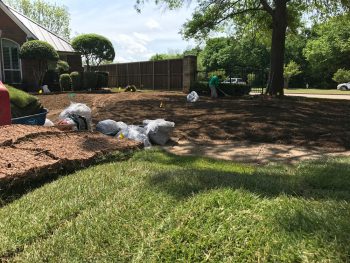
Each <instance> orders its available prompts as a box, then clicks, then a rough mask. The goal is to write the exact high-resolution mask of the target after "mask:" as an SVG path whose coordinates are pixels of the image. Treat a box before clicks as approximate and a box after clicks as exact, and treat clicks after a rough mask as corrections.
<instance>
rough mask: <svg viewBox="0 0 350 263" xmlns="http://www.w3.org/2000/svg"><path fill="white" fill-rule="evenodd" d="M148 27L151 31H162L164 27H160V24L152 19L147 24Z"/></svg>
mask: <svg viewBox="0 0 350 263" xmlns="http://www.w3.org/2000/svg"><path fill="white" fill-rule="evenodd" d="M146 26H147V27H148V28H149V29H151V30H155V29H162V27H161V26H160V24H159V23H158V22H157V21H156V20H154V19H153V18H150V19H149V20H148V21H147V23H146Z"/></svg>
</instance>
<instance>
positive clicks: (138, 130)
mask: <svg viewBox="0 0 350 263" xmlns="http://www.w3.org/2000/svg"><path fill="white" fill-rule="evenodd" d="M122 134H123V137H125V138H128V139H130V140H134V141H138V142H142V143H143V144H144V146H145V147H150V146H152V145H151V143H150V141H149V139H148V136H147V134H146V129H145V128H142V127H139V126H135V125H129V126H127V128H126V129H123V130H121V131H120V132H118V134H117V137H118V138H120V137H121V135H122Z"/></svg>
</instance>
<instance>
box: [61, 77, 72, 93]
mask: <svg viewBox="0 0 350 263" xmlns="http://www.w3.org/2000/svg"><path fill="white" fill-rule="evenodd" d="M71 83H72V79H71V78H70V75H69V74H62V75H61V76H60V88H61V91H68V90H71Z"/></svg>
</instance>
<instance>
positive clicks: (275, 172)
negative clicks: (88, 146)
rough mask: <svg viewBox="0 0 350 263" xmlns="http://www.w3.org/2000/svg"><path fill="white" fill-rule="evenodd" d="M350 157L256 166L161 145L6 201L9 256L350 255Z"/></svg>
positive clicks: (195, 258)
mask: <svg viewBox="0 0 350 263" xmlns="http://www.w3.org/2000/svg"><path fill="white" fill-rule="evenodd" d="M349 201H350V159H349V158H347V159H328V160H322V161H317V162H309V163H302V164H300V165H299V166H297V167H290V166H276V165H270V166H266V167H254V166H250V165H243V164H235V163H232V162H226V161H216V160H210V159H205V158H197V157H175V156H173V155H169V154H166V153H164V152H162V151H160V150H146V151H143V152H138V153H136V154H135V155H134V156H133V157H132V158H131V159H130V160H128V161H123V162H110V163H107V164H101V165H97V166H93V167H91V168H89V169H86V170H81V171H78V172H76V173H74V174H71V175H69V176H65V177H60V178H59V179H58V180H56V181H54V182H52V183H49V184H46V185H44V186H42V187H40V188H38V189H36V190H33V191H32V192H30V193H28V194H26V195H24V196H18V199H16V200H15V201H13V202H11V203H7V204H4V205H3V206H2V208H1V209H0V258H1V261H6V262H7V261H8V262H202V261H203V262H204V261H205V262H347V261H349V260H350V223H349V219H350V203H349Z"/></svg>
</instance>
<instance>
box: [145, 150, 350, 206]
mask: <svg viewBox="0 0 350 263" xmlns="http://www.w3.org/2000/svg"><path fill="white" fill-rule="evenodd" d="M349 160H350V159H349V158H348V159H321V160H318V161H309V162H304V163H302V164H301V165H299V166H298V167H292V168H291V167H289V168H288V167H287V166H264V167H253V166H245V167H246V168H244V166H242V165H240V164H237V167H238V169H235V168H234V169H231V168H230V163H229V162H224V161H214V160H210V159H203V158H199V157H186V158H184V157H180V156H175V155H172V154H165V158H159V159H158V158H152V160H150V161H152V162H157V163H161V164H164V165H178V166H180V167H182V169H177V170H167V171H164V172H160V173H157V174H155V175H153V176H152V177H151V178H150V179H149V182H148V183H149V184H150V185H151V186H152V187H156V188H157V189H159V190H161V191H165V192H167V193H168V194H170V195H172V196H174V197H175V198H179V199H182V198H187V197H190V196H193V195H194V194H196V193H201V192H205V191H208V190H212V189H219V188H231V189H245V190H248V191H250V192H252V193H255V194H257V195H259V196H262V197H267V198H273V197H277V196H280V195H289V196H293V197H301V198H304V199H316V200H322V199H333V200H346V201H350V161H349ZM220 163H222V164H223V167H220ZM211 165H212V166H213V167H211ZM214 166H215V167H214ZM232 167H235V166H234V165H232ZM240 167H242V168H240ZM247 167H248V168H247ZM230 169H231V170H230Z"/></svg>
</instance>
